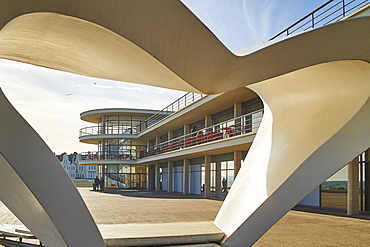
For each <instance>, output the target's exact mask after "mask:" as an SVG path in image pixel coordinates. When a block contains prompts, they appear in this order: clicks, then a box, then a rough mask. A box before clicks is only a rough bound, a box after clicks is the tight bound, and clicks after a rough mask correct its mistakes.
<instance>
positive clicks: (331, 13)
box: [269, 0, 370, 40]
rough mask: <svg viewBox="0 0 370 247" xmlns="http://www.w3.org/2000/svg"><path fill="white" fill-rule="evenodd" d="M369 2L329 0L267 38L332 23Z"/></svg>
mask: <svg viewBox="0 0 370 247" xmlns="http://www.w3.org/2000/svg"><path fill="white" fill-rule="evenodd" d="M367 3H370V0H330V1H327V2H326V3H324V4H323V5H321V6H320V7H318V8H317V9H315V10H314V11H312V12H311V13H309V14H308V15H306V16H304V17H303V18H302V19H300V20H298V21H297V22H295V23H293V24H292V25H290V26H289V27H288V28H286V29H284V30H283V31H281V32H280V33H278V34H276V35H275V36H274V37H272V38H270V39H269V40H273V39H276V38H278V37H282V36H284V35H285V36H288V35H290V34H293V33H296V32H303V31H306V30H309V29H313V28H317V27H321V26H325V25H328V24H330V23H334V22H336V21H338V20H340V19H341V18H343V17H345V16H346V15H348V14H349V13H351V12H353V11H355V10H357V9H359V8H361V7H363V6H365V5H366V4H367Z"/></svg>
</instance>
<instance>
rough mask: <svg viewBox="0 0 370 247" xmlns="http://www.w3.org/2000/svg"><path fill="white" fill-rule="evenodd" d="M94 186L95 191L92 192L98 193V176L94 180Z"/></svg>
mask: <svg viewBox="0 0 370 247" xmlns="http://www.w3.org/2000/svg"><path fill="white" fill-rule="evenodd" d="M94 184H95V190H94V191H99V185H100V181H99V177H98V176H96V178H95V179H94Z"/></svg>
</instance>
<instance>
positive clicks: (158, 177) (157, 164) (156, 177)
mask: <svg viewBox="0 0 370 247" xmlns="http://www.w3.org/2000/svg"><path fill="white" fill-rule="evenodd" d="M154 176H155V181H154V184H155V185H154V187H155V191H159V190H160V176H161V175H160V174H159V163H156V164H155V175H154Z"/></svg>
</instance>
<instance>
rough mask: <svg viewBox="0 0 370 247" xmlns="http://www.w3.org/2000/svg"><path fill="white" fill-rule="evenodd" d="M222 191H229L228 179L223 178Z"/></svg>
mask: <svg viewBox="0 0 370 247" xmlns="http://www.w3.org/2000/svg"><path fill="white" fill-rule="evenodd" d="M221 192H227V179H225V178H223V179H222V189H221Z"/></svg>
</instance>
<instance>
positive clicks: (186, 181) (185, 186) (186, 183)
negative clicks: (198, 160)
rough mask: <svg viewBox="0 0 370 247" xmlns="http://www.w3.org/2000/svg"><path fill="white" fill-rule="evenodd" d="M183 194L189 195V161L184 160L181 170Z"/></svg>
mask: <svg viewBox="0 0 370 247" xmlns="http://www.w3.org/2000/svg"><path fill="white" fill-rule="evenodd" d="M182 171H183V173H182V175H183V189H182V191H183V194H184V195H186V194H189V159H184V168H183V170H182Z"/></svg>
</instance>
